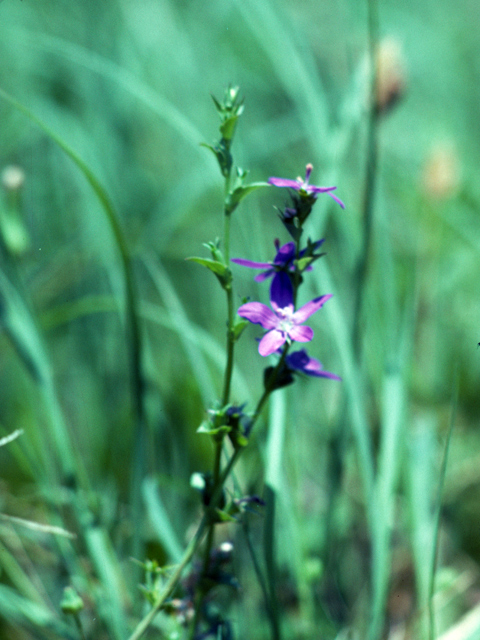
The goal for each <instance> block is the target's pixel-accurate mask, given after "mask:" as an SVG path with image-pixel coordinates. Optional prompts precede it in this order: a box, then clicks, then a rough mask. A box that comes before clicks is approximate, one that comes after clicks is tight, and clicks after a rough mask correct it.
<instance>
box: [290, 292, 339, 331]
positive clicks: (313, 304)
mask: <svg viewBox="0 0 480 640" xmlns="http://www.w3.org/2000/svg"><path fill="white" fill-rule="evenodd" d="M331 297H332V294H331V293H328V294H327V295H325V296H320V297H319V298H315V299H314V300H310V302H307V304H304V305H303V307H300V309H299V310H298V311H296V312H295V313H294V314H293V315H292V320H293V321H294V322H295V324H302V322H305V320H306V319H307V318H309V317H310V316H311V315H312V314H313V313H315V312H316V311H318V310H319V309H320V308H321V307H322V306H323V305H324V304H325V302H327V300H330V298H331Z"/></svg>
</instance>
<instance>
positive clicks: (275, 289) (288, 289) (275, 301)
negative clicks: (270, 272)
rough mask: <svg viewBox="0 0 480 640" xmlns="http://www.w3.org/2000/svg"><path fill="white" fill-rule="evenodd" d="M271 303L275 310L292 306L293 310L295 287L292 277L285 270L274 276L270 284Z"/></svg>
mask: <svg viewBox="0 0 480 640" xmlns="http://www.w3.org/2000/svg"><path fill="white" fill-rule="evenodd" d="M270 304H271V305H272V308H273V310H274V311H278V310H279V309H286V308H290V309H291V310H292V311H293V287H292V283H291V281H290V278H289V277H288V276H287V274H286V273H284V272H283V271H279V272H278V273H276V274H275V275H274V277H273V280H272V284H271V286H270Z"/></svg>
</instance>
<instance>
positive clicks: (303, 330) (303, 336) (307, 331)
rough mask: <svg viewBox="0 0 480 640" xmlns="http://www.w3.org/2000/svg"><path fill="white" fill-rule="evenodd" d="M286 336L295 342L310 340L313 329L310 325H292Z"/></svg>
mask: <svg viewBox="0 0 480 640" xmlns="http://www.w3.org/2000/svg"><path fill="white" fill-rule="evenodd" d="M288 337H289V338H290V339H291V340H295V342H310V340H311V339H312V338H313V329H312V328H311V327H305V326H301V327H298V326H297V327H292V328H291V329H290V330H289V332H288Z"/></svg>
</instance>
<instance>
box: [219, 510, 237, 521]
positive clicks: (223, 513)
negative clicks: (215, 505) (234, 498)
mask: <svg viewBox="0 0 480 640" xmlns="http://www.w3.org/2000/svg"><path fill="white" fill-rule="evenodd" d="M215 513H216V515H217V518H218V521H219V522H236V519H235V518H234V517H233V516H231V515H230V514H229V513H227V512H226V511H222V510H221V509H215Z"/></svg>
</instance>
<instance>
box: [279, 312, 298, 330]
mask: <svg viewBox="0 0 480 640" xmlns="http://www.w3.org/2000/svg"><path fill="white" fill-rule="evenodd" d="M292 315H293V309H292V308H291V307H285V308H284V309H278V311H277V316H278V318H279V323H278V326H277V329H279V330H280V331H284V332H285V333H286V334H287V335H288V333H289V332H290V330H291V329H292V328H293V327H294V325H295V323H294V321H293V320H292Z"/></svg>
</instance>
